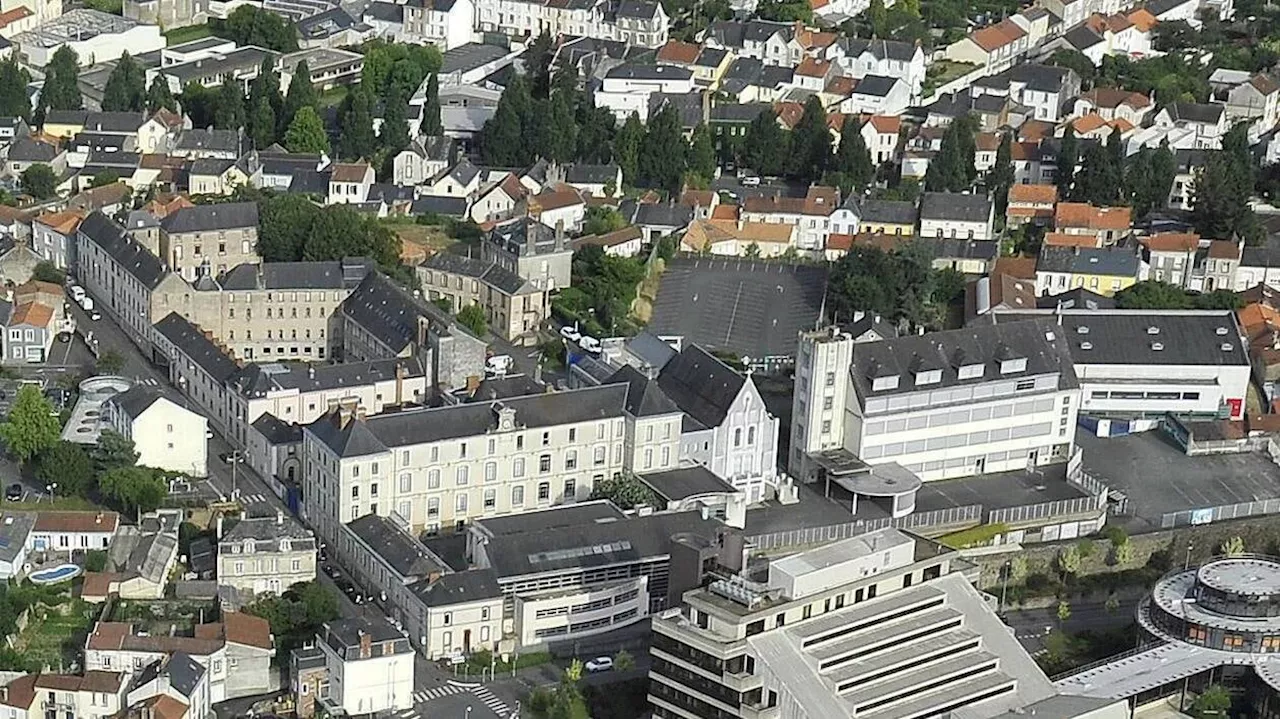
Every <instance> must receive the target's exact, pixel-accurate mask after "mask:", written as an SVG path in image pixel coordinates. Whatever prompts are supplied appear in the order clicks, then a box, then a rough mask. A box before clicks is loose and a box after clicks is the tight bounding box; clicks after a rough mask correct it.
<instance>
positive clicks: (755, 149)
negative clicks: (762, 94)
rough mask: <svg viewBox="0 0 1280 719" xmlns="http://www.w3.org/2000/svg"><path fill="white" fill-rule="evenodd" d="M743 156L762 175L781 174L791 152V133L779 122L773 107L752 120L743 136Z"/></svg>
mask: <svg viewBox="0 0 1280 719" xmlns="http://www.w3.org/2000/svg"><path fill="white" fill-rule="evenodd" d="M742 146H743V148H744V153H745V156H744V157H743V158H742V159H743V161H744V162H745V163H746V164H747V166H748V167H750V168H751V169H753V170H755V171H756V172H757V173H759V174H761V175H781V174H782V172H783V171H784V170H785V169H786V167H787V158H788V157H789V156H790V154H791V135H790V133H788V132H787V131H786V130H784V129H782V126H781V125H779V124H778V116H777V115H776V114H775V113H774V112H773V110H771V109H767V110H764V111H763V112H761V113H760V114H759V115H756V116H755V118H754V119H752V120H751V124H750V125H748V126H747V132H746V134H745V135H744V137H743V142H742Z"/></svg>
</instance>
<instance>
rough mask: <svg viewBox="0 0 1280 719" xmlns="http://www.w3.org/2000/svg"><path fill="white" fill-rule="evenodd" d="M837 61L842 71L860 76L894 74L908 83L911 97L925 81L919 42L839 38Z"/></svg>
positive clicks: (923, 61)
mask: <svg viewBox="0 0 1280 719" xmlns="http://www.w3.org/2000/svg"><path fill="white" fill-rule="evenodd" d="M838 43H839V45H838V46H839V48H840V52H839V54H838V55H837V57H836V62H837V63H838V64H839V65H840V68H841V69H842V70H843V71H844V74H845V75H847V76H849V77H852V78H855V79H861V78H864V77H867V76H868V75H880V76H883V77H896V78H898V79H900V80H902V81H903V82H905V83H906V84H907V87H908V88H909V89H910V91H911V96H912V97H918V96H919V95H920V90H921V88H922V87H923V85H924V78H925V56H924V50H923V49H922V48H921V47H920V45H919V44H916V43H909V42H902V41H899V40H882V39H873V40H863V39H859V38H841V39H840V40H839V41H838Z"/></svg>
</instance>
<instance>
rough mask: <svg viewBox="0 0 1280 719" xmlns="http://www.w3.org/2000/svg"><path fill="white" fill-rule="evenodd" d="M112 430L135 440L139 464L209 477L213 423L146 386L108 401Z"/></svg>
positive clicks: (134, 444)
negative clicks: (211, 426)
mask: <svg viewBox="0 0 1280 719" xmlns="http://www.w3.org/2000/svg"><path fill="white" fill-rule="evenodd" d="M106 406H107V407H108V409H109V414H110V418H111V426H112V428H113V429H114V430H115V431H116V432H118V433H120V434H121V435H123V436H124V437H126V438H128V439H130V440H132V441H133V446H134V449H135V450H136V451H137V452H138V464H139V465H140V466H143V467H156V468H158V469H165V470H168V471H170V472H180V473H182V474H185V475H189V476H192V477H205V476H208V474H209V442H208V440H207V439H206V434H207V433H208V431H209V420H208V418H206V417H205V416H204V415H202V414H200V413H199V412H193V411H191V410H190V409H188V408H186V407H185V406H183V405H181V404H178V403H177V402H175V401H173V400H172V399H169V398H168V397H165V396H164V395H163V394H161V393H160V391H158V390H155V389H152V388H150V387H145V386H142V385H139V386H136V387H133V388H132V389H130V390H128V391H127V392H123V393H121V394H118V395H116V396H114V397H112V398H111V399H110V400H108V401H107V404H106Z"/></svg>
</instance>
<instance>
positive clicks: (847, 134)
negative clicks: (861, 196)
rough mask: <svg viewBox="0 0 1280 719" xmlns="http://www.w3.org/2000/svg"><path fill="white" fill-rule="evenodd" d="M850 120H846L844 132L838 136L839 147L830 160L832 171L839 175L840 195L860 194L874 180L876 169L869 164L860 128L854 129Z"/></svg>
mask: <svg viewBox="0 0 1280 719" xmlns="http://www.w3.org/2000/svg"><path fill="white" fill-rule="evenodd" d="M854 124H855V123H854V122H853V121H852V120H846V121H845V125H844V130H843V132H841V134H840V145H839V147H837V148H836V156H835V158H834V159H833V160H832V163H831V164H832V168H831V169H832V170H834V171H835V172H837V173H839V175H838V176H839V178H840V181H839V182H837V183H836V184H837V185H839V186H840V192H841V193H842V194H845V195H847V194H849V193H850V192H862V191H863V190H865V189H867V186H868V185H870V184H871V181H872V180H874V179H875V176H876V168H875V165H873V164H872V163H871V153H870V152H869V151H868V150H867V143H866V141H865V140H864V139H863V138H862V128H860V127H854Z"/></svg>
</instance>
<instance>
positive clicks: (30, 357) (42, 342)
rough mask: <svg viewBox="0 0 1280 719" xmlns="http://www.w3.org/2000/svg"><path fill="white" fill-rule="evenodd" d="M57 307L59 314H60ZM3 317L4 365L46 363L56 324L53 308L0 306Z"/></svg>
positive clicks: (8, 304)
mask: <svg viewBox="0 0 1280 719" xmlns="http://www.w3.org/2000/svg"><path fill="white" fill-rule="evenodd" d="M60 309H61V308H60V307H59V312H60ZM0 311H3V312H4V314H5V316H4V317H3V320H4V329H5V341H4V350H5V351H4V362H5V363H6V364H30V363H43V362H46V361H48V358H49V350H50V349H51V348H52V347H53V340H54V337H55V336H57V334H58V330H59V323H58V322H57V321H56V319H57V318H56V317H55V311H54V308H53V307H51V306H50V305H47V304H44V303H41V302H35V301H31V302H25V303H22V304H10V303H8V302H3V303H0Z"/></svg>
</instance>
